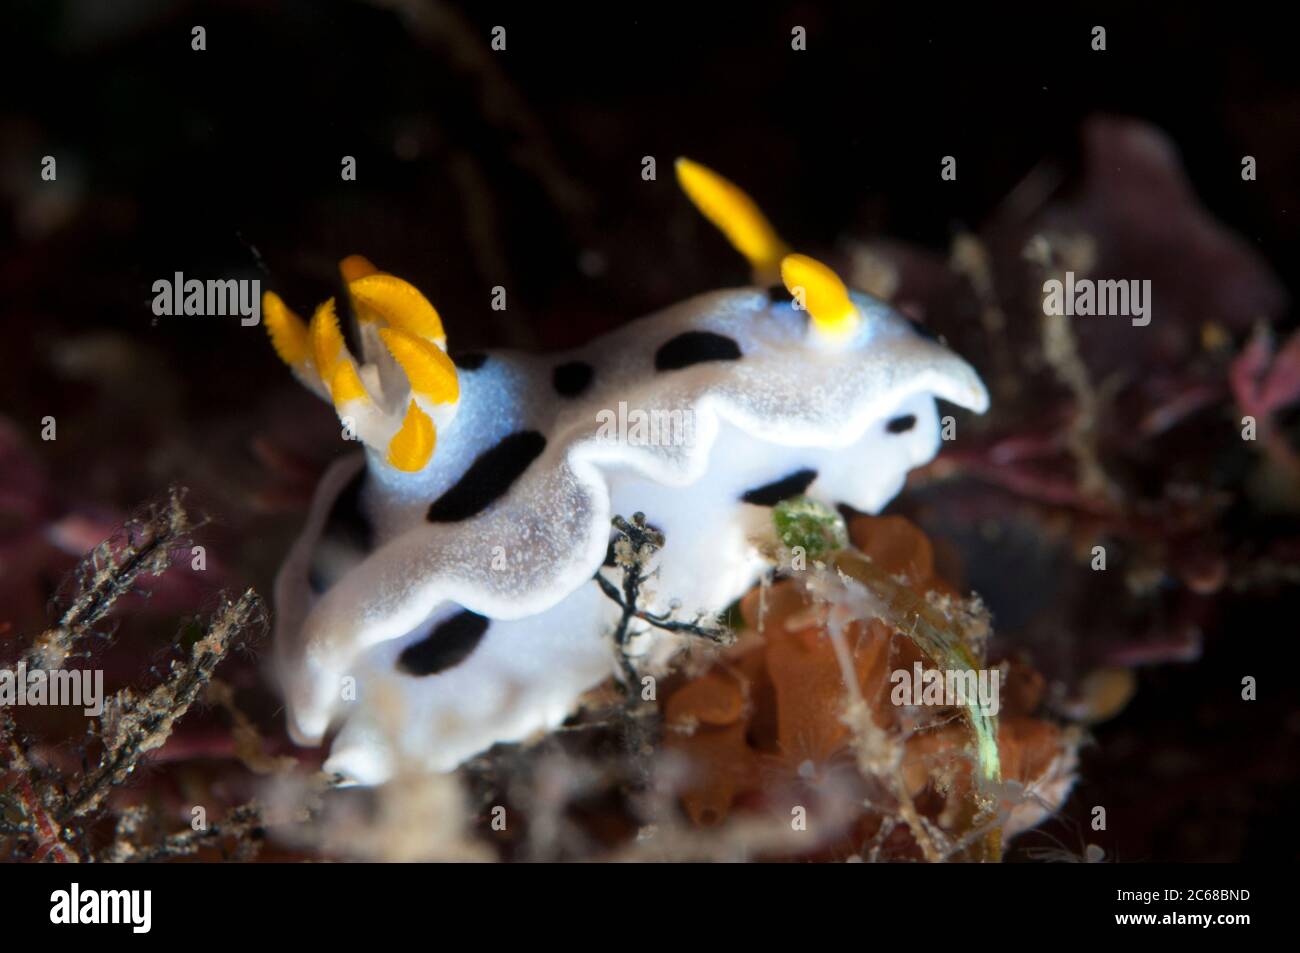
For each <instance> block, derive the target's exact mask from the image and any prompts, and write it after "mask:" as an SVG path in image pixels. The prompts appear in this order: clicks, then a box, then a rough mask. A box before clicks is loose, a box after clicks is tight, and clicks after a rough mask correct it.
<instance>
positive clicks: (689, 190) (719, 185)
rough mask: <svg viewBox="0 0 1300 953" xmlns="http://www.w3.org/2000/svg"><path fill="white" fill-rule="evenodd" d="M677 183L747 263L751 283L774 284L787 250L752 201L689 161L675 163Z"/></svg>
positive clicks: (712, 173)
mask: <svg viewBox="0 0 1300 953" xmlns="http://www.w3.org/2000/svg"><path fill="white" fill-rule="evenodd" d="M677 181H678V183H679V184H680V185H681V187H682V191H683V192H685V193H686V195H687V197H688V198H690V200H691V201H692V202H693V203H694V204H695V207H696V208H698V209H699V210H700V212H701V213H703V215H704V217H705V218H707V219H708V220H709V221H710V222H712V223H713V224H714V225H716V226H717V227H718V229H719V230H720V231H721V232H722V234H723V235H725V236H727V241H729V242H731V244H732V247H734V248H735V249H736V251H738V252H740V253H741V254H742V255H744V256H745V258H746V259H747V260H748V261H749V266H750V268H751V269H753V272H754V282H755V284H758V285H760V286H762V287H767V286H769V285H774V284H776V282H777V280H778V277H779V274H780V264H781V259H782V258H784V257H785V256H786V255H788V254H789V253H790V249H789V247H788V246H787V245H786V244H785V242H783V241H781V238H780V236H779V235H777V233H776V230H775V229H774V228H772V226H771V224H770V223H769V222H768V220H767V219H766V218H765V217H764V216H763V213H762V212H761V211H759V208H758V206H757V205H756V204H754V200H753V199H751V198H750V197H749V196H748V195H746V194H745V193H744V191H743V190H742V189H740V188H739V187H738V186H737V185H736V184H735V183H733V182H731V181H729V180H728V179H725V178H723V177H722V176H720V175H718V173H716V172H714V171H713V170H712V169H708V168H705V167H704V166H702V165H700V164H699V163H698V162H692V161H691V160H690V159H678V160H677Z"/></svg>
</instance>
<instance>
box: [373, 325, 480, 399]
mask: <svg viewBox="0 0 1300 953" xmlns="http://www.w3.org/2000/svg"><path fill="white" fill-rule="evenodd" d="M379 337H380V339H381V340H383V342H384V346H385V347H387V348H388V351H389V353H390V354H392V355H393V359H394V360H396V361H397V363H398V365H399V366H400V367H401V368H402V370H403V371H405V372H406V378H407V380H409V381H410V382H411V390H413V391H415V392H416V393H417V394H422V395H423V396H425V397H427V398H428V399H429V400H430V401H432V402H433V403H435V404H449V403H453V402H455V401H456V400H458V399H459V398H460V380H459V378H458V377H457V375H456V365H455V364H453V363H452V361H451V358H449V357H448V356H447V354H446V352H445V351H443V350H442V348H440V347H437V346H436V345H433V344H430V343H428V342H427V341H425V340H422V339H421V338H418V337H416V336H415V335H414V334H409V333H407V332H406V331H403V330H402V329H400V328H380V329H379Z"/></svg>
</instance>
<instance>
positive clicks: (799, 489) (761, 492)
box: [740, 469, 817, 506]
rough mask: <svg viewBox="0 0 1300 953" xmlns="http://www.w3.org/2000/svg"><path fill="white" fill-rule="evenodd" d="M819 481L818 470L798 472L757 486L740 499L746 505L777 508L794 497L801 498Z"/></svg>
mask: <svg viewBox="0 0 1300 953" xmlns="http://www.w3.org/2000/svg"><path fill="white" fill-rule="evenodd" d="M815 479H817V471H816V470H806V469H805V470H796V471H794V473H790V474H787V475H786V476H783V477H781V479H779V480H775V481H773V482H772V483H765V484H763V485H762V486H756V487H754V489H752V490H747V491H745V494H744V495H743V496H742V497H741V498H740V499H741V500H742V501H743V502H745V503H753V504H754V505H755V506H776V504H778V503H780V502H781V501H782V500H788V499H790V497H792V496H799V495H800V494H801V493H803V491H804V490H806V489H808V485H809V484H810V483H812V481H813V480H815Z"/></svg>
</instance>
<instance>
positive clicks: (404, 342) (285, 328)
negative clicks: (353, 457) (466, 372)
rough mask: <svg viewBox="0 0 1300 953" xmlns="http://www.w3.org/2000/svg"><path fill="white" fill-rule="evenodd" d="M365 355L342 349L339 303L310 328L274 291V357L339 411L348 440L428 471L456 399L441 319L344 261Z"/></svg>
mask: <svg viewBox="0 0 1300 953" xmlns="http://www.w3.org/2000/svg"><path fill="white" fill-rule="evenodd" d="M339 274H340V275H342V277H343V280H344V282H345V283H346V285H347V290H348V296H349V298H350V300H351V303H352V311H353V314H354V315H355V316H356V319H357V323H358V324H359V325H360V327H359V332H360V343H361V345H362V350H363V352H364V353H363V355H362V359H361V360H360V361H358V360H357V358H355V357H354V356H353V355H352V353H351V351H350V350H349V349H348V346H347V343H346V342H345V341H344V338H343V333H342V330H341V329H340V327H339V319H338V313H337V311H336V308H335V302H334V299H333V298H330V299H329V300H328V301H326V302H324V303H323V304H321V305H320V306H319V307H318V308H317V309H316V311H315V312H314V313H313V315H312V319H311V322H310V324H307V323H304V322H303V320H302V319H301V318H299V317H298V316H297V315H296V314H294V313H293V312H292V311H291V310H289V308H288V307H287V306H286V305H285V303H284V302H283V301H282V300H281V299H280V297H279V296H278V295H276V294H275V293H274V292H269V291H268V292H267V293H266V295H265V296H264V298H263V311H264V313H265V315H266V326H267V331H268V333H269V334H270V336H271V344H272V345H273V346H274V348H275V352H276V353H277V354H278V355H279V356H280V358H281V360H283V361H284V362H285V363H286V364H288V365H289V366H290V367H291V368H292V369H293V371H294V374H295V375H296V376H297V377H298V378H299V379H300V380H301V381H303V383H305V384H306V385H307V386H308V387H309V388H311V389H312V390H313V391H315V392H316V393H318V394H320V395H321V396H322V397H326V398H327V399H329V400H330V401H332V402H333V404H334V409H335V411H336V412H337V413H338V416H339V418H340V419H341V420H342V421H343V422H344V423H345V425H346V426H347V431H346V432H347V433H348V434H349V436H354V437H356V438H357V439H359V440H361V441H362V442H363V443H365V444H366V445H367V446H368V447H370V448H371V449H373V450H374V451H375V452H376V454H377V456H376V459H378V460H380V461H383V462H386V463H387V464H388V465H389V466H392V467H393V468H395V469H397V470H400V471H403V472H407V473H410V472H414V471H418V470H421V469H423V468H424V467H425V466H427V465H428V463H429V460H430V459H431V457H432V456H433V448H434V444H435V442H436V435H437V426H438V424H436V423H435V420H436V421H437V422H438V423H440V424H443V425H445V424H447V423H448V422H449V421H450V419H451V417H452V416H453V415H454V413H455V409H456V406H457V404H458V402H459V400H460V381H459V378H458V376H457V372H456V365H455V364H454V363H452V360H451V358H449V357H448V356H447V352H446V343H447V338H446V335H445V333H444V332H443V327H442V319H441V318H440V317H439V316H438V312H437V310H436V309H435V308H434V307H433V305H432V304H430V303H429V301H428V300H427V299H426V298H425V297H424V295H422V294H421V293H420V292H419V291H418V290H417V289H416V288H415V287H414V286H412V285H410V284H408V283H407V282H405V281H403V280H402V279H400V278H397V277H395V276H393V275H389V274H386V273H384V272H381V271H379V270H378V269H377V268H376V267H375V266H374V265H373V264H371V263H370V261H369V260H367V259H366V258H363V257H362V256H360V255H349V256H348V257H347V258H344V259H343V260H342V261H340V262H339Z"/></svg>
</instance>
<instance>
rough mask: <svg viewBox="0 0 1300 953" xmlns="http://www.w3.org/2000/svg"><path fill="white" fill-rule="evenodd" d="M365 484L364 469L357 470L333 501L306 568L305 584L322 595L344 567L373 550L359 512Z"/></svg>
mask: <svg viewBox="0 0 1300 953" xmlns="http://www.w3.org/2000/svg"><path fill="white" fill-rule="evenodd" d="M365 485H366V470H365V468H364V467H363V468H362V469H360V470H358V471H357V475H356V476H354V477H353V478H352V479H351V480H349V481H348V482H347V484H346V485H345V486H344V487H343V489H342V490H341V491H339V495H338V496H336V497H335V498H334V505H333V506H331V507H330V511H329V515H328V516H327V517H325V525H324V526H323V527H322V528H321V534H320V538H319V539H317V541H316V546H315V548H314V549H313V551H312V558H311V562H310V564H309V565H308V567H307V585H308V586H310V587H311V590H312V591H313V592H315V593H322V592H325V591H326V590H328V589H329V587H330V586H331V585H333V584H334V580H336V579H337V578H338V576H339V575H340V574H341V572H342V571H344V570H345V568H346V566H347V564H349V563H352V562H355V561H356V560H359V559H361V558H362V557H363V556H364V555H365V554H366V553H368V552H370V550H371V549H372V548H373V547H374V532H373V531H372V530H371V527H370V521H369V520H367V519H366V514H365V512H364V511H363V510H362V509H361V492H362V490H363V489H364V488H365Z"/></svg>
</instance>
